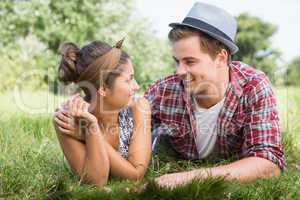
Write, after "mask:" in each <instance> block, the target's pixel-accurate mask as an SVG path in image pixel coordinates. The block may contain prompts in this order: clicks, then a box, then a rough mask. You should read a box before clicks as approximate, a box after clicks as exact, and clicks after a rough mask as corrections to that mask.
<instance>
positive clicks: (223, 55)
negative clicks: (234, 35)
mask: <svg viewBox="0 0 300 200" xmlns="http://www.w3.org/2000/svg"><path fill="white" fill-rule="evenodd" d="M228 56H229V55H228V52H227V51H226V50H225V49H222V50H221V51H220V52H219V53H218V55H217V57H216V59H217V62H218V63H217V64H218V66H220V67H221V66H225V65H227V61H228Z"/></svg>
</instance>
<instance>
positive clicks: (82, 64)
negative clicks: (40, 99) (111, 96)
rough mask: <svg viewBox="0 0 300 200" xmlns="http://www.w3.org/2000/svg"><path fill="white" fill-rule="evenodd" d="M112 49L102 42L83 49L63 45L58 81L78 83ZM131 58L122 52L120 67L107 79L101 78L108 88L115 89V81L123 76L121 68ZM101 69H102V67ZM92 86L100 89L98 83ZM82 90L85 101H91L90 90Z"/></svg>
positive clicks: (68, 43)
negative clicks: (91, 65)
mask: <svg viewBox="0 0 300 200" xmlns="http://www.w3.org/2000/svg"><path fill="white" fill-rule="evenodd" d="M112 48H113V47H111V46H110V45H109V44H107V43H105V42H101V41H94V42H91V43H89V44H87V45H85V46H83V47H82V48H81V49H80V48H79V47H78V46H77V45H76V44H74V43H71V42H67V43H63V44H62V45H61V46H60V48H59V53H60V54H61V55H62V58H61V61H60V64H59V71H58V80H59V81H61V82H63V83H65V84H69V83H71V82H74V83H77V81H78V79H79V77H80V75H81V74H82V73H83V72H84V70H85V69H86V68H87V67H88V66H89V65H90V64H92V63H93V62H94V61H95V60H96V59H97V58H99V57H101V56H103V55H104V54H106V53H108V52H109V51H110V50H111V49H112ZM129 58H130V57H129V55H128V54H127V53H126V52H124V51H122V53H121V56H120V60H119V63H118V66H116V68H115V69H114V70H111V71H110V73H108V74H106V77H101V78H103V79H104V80H102V81H104V85H105V86H106V87H108V88H112V87H113V83H114V80H115V79H116V78H117V77H118V76H119V75H120V74H121V71H122V70H121V68H120V66H121V65H124V64H126V63H127V62H128V59H129ZM99 67H100V68H101V66H99ZM99 78H100V76H99ZM83 81H84V80H83ZM91 84H92V85H94V87H95V88H96V89H97V90H98V89H99V84H98V82H97V81H94V82H91ZM81 89H82V90H83V92H84V93H85V100H87V101H90V100H91V97H92V94H91V91H90V89H88V88H84V87H82V88H81Z"/></svg>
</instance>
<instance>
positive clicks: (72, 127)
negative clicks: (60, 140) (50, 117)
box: [54, 117, 75, 131]
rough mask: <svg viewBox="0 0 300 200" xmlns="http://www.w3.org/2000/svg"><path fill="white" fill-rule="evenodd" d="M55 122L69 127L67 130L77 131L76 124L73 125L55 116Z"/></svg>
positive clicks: (63, 126) (65, 127)
mask: <svg viewBox="0 0 300 200" xmlns="http://www.w3.org/2000/svg"><path fill="white" fill-rule="evenodd" d="M54 122H55V123H56V124H57V125H58V126H60V127H62V128H64V129H67V130H69V131H75V127H74V126H72V125H70V124H69V123H66V122H64V121H62V120H60V119H59V118H58V117H54Z"/></svg>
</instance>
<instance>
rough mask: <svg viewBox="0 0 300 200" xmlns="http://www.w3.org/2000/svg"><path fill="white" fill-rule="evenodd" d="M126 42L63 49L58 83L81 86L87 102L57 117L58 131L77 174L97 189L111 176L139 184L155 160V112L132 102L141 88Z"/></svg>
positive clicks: (67, 106)
mask: <svg viewBox="0 0 300 200" xmlns="http://www.w3.org/2000/svg"><path fill="white" fill-rule="evenodd" d="M122 42H123V40H122V41H120V42H118V43H117V45H116V46H115V47H111V46H110V45H108V44H106V43H104V42H100V41H95V42H92V43H90V44H88V45H86V46H84V47H83V48H81V49H79V48H78V47H77V46H76V45H75V44H73V43H65V44H63V45H62V46H61V48H60V53H61V54H62V59H61V63H60V65H59V74H58V77H59V80H60V81H62V82H64V83H70V82H75V83H76V84H78V86H79V87H80V88H82V89H83V92H84V93H85V98H84V99H83V98H81V97H80V95H79V94H76V95H74V96H72V97H71V98H70V99H68V100H67V101H66V102H65V103H64V104H63V106H62V107H61V108H60V109H59V110H58V111H57V112H55V114H54V125H55V130H56V133H57V137H58V140H59V142H60V146H61V148H62V150H63V153H64V155H65V157H66V159H67V161H68V163H69V165H70V167H71V168H72V169H73V171H74V172H75V173H76V174H78V175H79V176H80V177H81V179H83V180H84V181H86V182H89V183H93V184H96V185H98V186H103V185H105V184H106V183H107V180H108V177H109V174H111V175H113V176H117V177H120V178H123V179H129V180H140V179H141V178H143V176H144V174H145V172H146V169H147V166H148V164H149V160H150V158H151V130H150V129H151V127H150V126H151V125H150V124H151V123H150V115H151V114H150V106H149V104H148V102H147V100H146V99H144V98H140V99H138V100H136V99H134V98H133V97H134V96H133V95H134V93H135V92H136V91H137V90H138V89H139V86H138V85H137V83H136V81H135V79H134V70H133V66H132V63H131V60H130V58H129V56H128V55H127V54H126V53H125V52H124V51H122V50H121V46H122Z"/></svg>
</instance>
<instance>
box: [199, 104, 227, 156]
mask: <svg viewBox="0 0 300 200" xmlns="http://www.w3.org/2000/svg"><path fill="white" fill-rule="evenodd" d="M224 99H225V98H223V99H222V100H221V101H219V102H218V103H217V104H216V105H214V106H212V107H210V108H208V109H206V108H201V107H199V106H198V104H197V103H196V100H195V99H194V102H195V107H196V110H195V116H196V121H197V128H196V130H197V131H196V133H197V136H196V146H197V150H198V154H199V159H202V158H205V157H207V156H208V155H210V154H211V153H212V152H213V150H214V147H215V144H216V141H217V120H218V116H219V113H220V110H221V108H222V107H223V105H224Z"/></svg>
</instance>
